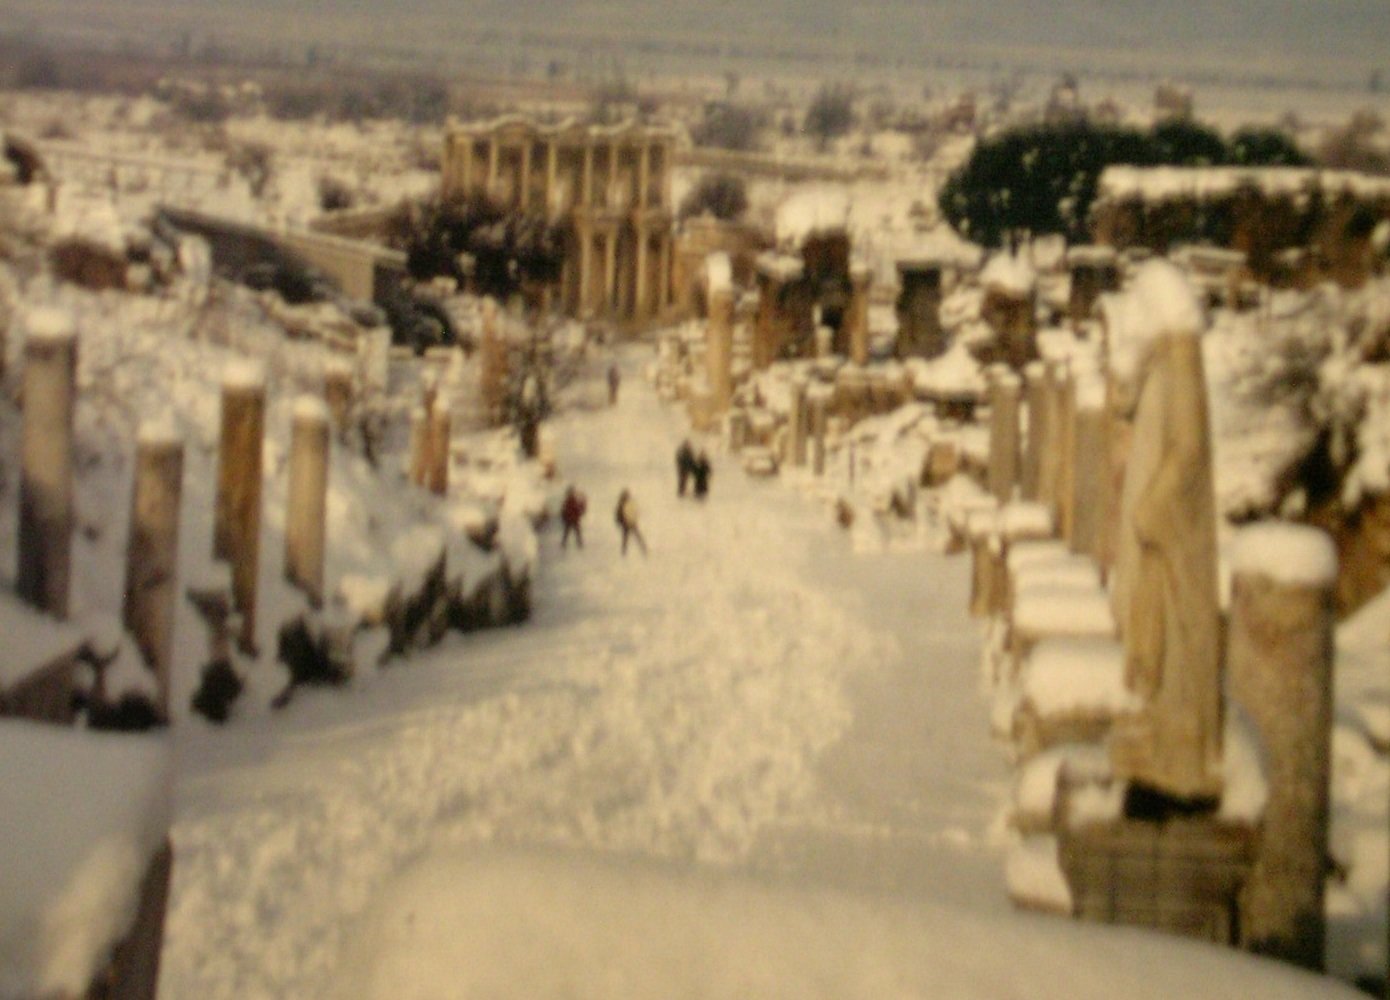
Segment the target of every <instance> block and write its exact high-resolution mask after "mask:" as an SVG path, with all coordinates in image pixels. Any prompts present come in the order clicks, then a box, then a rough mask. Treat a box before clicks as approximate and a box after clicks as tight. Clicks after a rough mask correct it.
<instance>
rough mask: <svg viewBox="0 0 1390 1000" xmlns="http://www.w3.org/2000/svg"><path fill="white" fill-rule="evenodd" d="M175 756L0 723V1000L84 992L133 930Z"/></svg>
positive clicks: (159, 745)
mask: <svg viewBox="0 0 1390 1000" xmlns="http://www.w3.org/2000/svg"><path fill="white" fill-rule="evenodd" d="M7 638H8V636H7ZM170 751H171V746H170V741H169V739H167V738H166V737H162V736H160V737H149V736H131V735H127V734H120V735H115V734H98V733H89V732H84V731H81V730H75V729H68V728H65V727H61V726H52V725H45V724H41V723H34V722H28V721H23V720H18V719H4V720H0V760H3V761H4V762H5V780H4V781H0V845H3V856H0V996H4V997H33V996H52V995H57V994H59V993H63V994H67V995H81V994H82V993H83V991H84V990H85V989H86V987H87V984H88V982H89V981H90V980H91V978H92V976H93V975H94V973H95V972H96V971H97V970H98V969H99V968H100V967H101V966H102V964H104V963H105V961H106V959H107V955H108V952H109V949H110V948H111V946H112V945H113V944H115V943H116V942H117V941H119V940H120V939H121V938H123V937H124V936H125V935H126V934H127V933H128V932H129V930H130V925H131V922H132V920H133V919H134V917H135V910H136V906H137V904H138V902H139V895H140V882H141V879H142V878H143V877H144V875H145V870H146V868H147V867H148V865H149V862H150V859H151V858H152V857H153V856H154V853H155V851H156V850H158V848H159V846H160V844H161V843H163V841H164V837H165V833H166V831H167V829H168V823H169V789H170V770H171V765H172V757H171V753H170Z"/></svg>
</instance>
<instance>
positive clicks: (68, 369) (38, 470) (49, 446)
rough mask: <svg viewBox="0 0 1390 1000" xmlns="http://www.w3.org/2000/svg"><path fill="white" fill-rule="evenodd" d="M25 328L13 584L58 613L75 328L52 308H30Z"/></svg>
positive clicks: (63, 585) (65, 586) (64, 563)
mask: <svg viewBox="0 0 1390 1000" xmlns="http://www.w3.org/2000/svg"><path fill="white" fill-rule="evenodd" d="M25 326H26V329H27V339H26V340H25V344H24V417H23V429H22V431H21V440H20V482H19V567H18V572H17V574H16V578H15V589H16V590H17V591H18V592H19V596H20V597H22V598H23V599H24V600H26V601H28V602H29V603H30V604H32V605H33V606H34V607H36V608H38V609H39V610H41V611H46V612H48V613H49V614H51V615H54V616H55V617H58V618H66V617H67V614H68V591H69V588H70V585H71V574H72V526H73V514H74V511H73V490H72V454H73V409H74V407H75V405H76V402H77V388H76V381H77V330H76V327H75V326H74V323H73V319H72V316H71V315H70V314H68V313H66V312H63V311H61V310H58V309H35V310H33V311H32V312H30V313H29V315H28V317H27V322H26V324H25Z"/></svg>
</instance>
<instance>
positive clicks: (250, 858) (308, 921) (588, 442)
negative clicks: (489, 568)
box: [162, 366, 1003, 998]
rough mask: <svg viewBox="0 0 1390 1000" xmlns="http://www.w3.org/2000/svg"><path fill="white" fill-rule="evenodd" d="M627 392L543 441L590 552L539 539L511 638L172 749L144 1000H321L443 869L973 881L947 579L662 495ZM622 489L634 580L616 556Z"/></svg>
mask: <svg viewBox="0 0 1390 1000" xmlns="http://www.w3.org/2000/svg"><path fill="white" fill-rule="evenodd" d="M629 369H630V370H629V377H628V378H627V380H626V384H625V386H624V391H623V393H622V398H621V401H620V404H619V406H618V407H617V408H615V409H611V410H610V409H607V408H602V409H595V410H590V411H587V412H578V413H576V414H575V415H573V416H571V417H567V418H565V419H563V420H560V421H557V422H556V433H557V453H558V456H559V461H560V466H561V475H562V477H563V478H564V479H566V480H573V481H575V482H577V483H578V484H580V486H581V487H582V488H583V489H585V490H586V492H588V494H589V496H590V511H589V515H588V517H587V519H586V524H585V528H586V535H587V547H586V548H585V549H584V550H583V551H582V552H578V551H574V550H571V551H569V552H565V553H561V552H560V551H559V549H558V540H557V539H558V536H557V534H553V533H552V534H550V535H549V536H548V537H547V538H546V540H545V544H544V546H543V555H542V559H543V561H544V562H545V563H546V565H545V566H544V567H543V568H542V571H541V574H540V582H539V585H538V588H537V594H536V598H537V599H536V606H537V607H536V614H535V617H534V620H533V621H532V622H531V623H530V624H528V625H527V626H526V627H524V628H522V629H518V630H509V631H506V632H499V633H491V634H483V635H474V636H469V637H458V638H454V639H452V640H450V641H449V642H448V643H446V645H445V646H443V647H441V648H440V649H438V650H436V651H434V652H433V653H431V654H430V655H429V656H427V657H419V658H417V659H416V660H415V661H413V662H411V663H409V664H406V665H402V666H401V667H398V668H392V669H389V670H386V671H382V672H380V673H378V674H376V675H374V676H372V677H369V678H364V679H363V680H362V682H361V683H359V684H357V685H355V686H354V689H353V690H351V691H350V692H346V693H341V692H326V693H318V694H311V695H309V696H306V697H304V698H302V699H298V700H297V701H296V703H295V704H294V705H293V706H292V707H291V708H290V709H289V710H288V712H287V713H285V714H283V715H281V716H278V717H273V718H251V719H246V720H243V721H242V722H240V723H238V724H234V725H233V726H231V727H229V728H228V729H227V730H226V731H211V730H208V731H203V730H198V731H196V732H194V733H192V734H190V736H189V737H188V738H187V739H186V741H185V744H184V748H183V749H184V756H183V761H182V771H183V773H184V775H186V778H185V780H184V782H183V785H182V788H181V795H180V806H179V818H178V821H177V824H176V827H175V834H174V835H175V843H176V848H177V857H178V863H177V865H176V876H175V885H174V890H173V896H172V900H171V910H170V919H169V933H168V941H167V945H166V952H165V957H164V964H163V969H162V983H163V993H162V995H164V996H169V997H174V998H178V997H185V996H198V997H200V998H201V997H219V996H226V997H234V996H235V997H258V996H287V997H288V996H298V997H302V996H313V995H317V994H318V993H320V992H322V988H323V985H322V984H323V983H325V982H326V981H327V979H328V978H329V977H330V976H331V974H332V972H333V970H334V968H335V966H336V965H337V964H338V963H339V962H340V960H341V957H342V956H341V952H342V949H343V946H344V935H345V933H346V930H347V928H348V927H349V926H350V924H351V921H352V919H353V918H354V917H355V916H356V915H357V914H359V913H360V912H362V911H363V909H364V908H365V907H366V906H367V905H368V903H369V901H370V900H371V898H372V897H373V895H374V894H375V893H377V892H378V891H380V890H381V889H382V887H383V886H385V885H387V884H388V883H389V882H390V880H391V879H392V878H393V877H395V876H396V875H397V874H398V873H399V872H400V871H401V870H403V869H404V868H405V867H406V866H407V865H409V864H410V863H411V862H412V861H414V860H416V859H418V858H420V857H421V856H424V855H428V854H429V853H431V852H436V851H441V850H444V849H447V848H448V847H451V846H457V845H467V844H482V843H491V844H504V845H545V846H552V847H554V846H559V847H564V848H575V847H581V848H592V849H598V850H601V851H604V852H622V853H624V854H639V855H650V856H656V857H660V858H663V859H669V860H672V861H676V862H680V863H685V862H695V863H700V864H714V865H717V866H720V867H725V868H727V867H740V868H749V869H752V870H755V871H758V872H760V873H764V874H767V875H773V876H777V877H779V878H784V879H792V880H794V881H798V882H801V881H807V880H809V881H812V882H816V881H829V882H836V883H846V882H847V883H848V884H851V885H857V886H864V885H869V886H874V887H878V886H881V885H884V884H889V885H894V886H898V887H903V886H906V887H908V888H912V889H922V888H924V887H926V888H934V887H935V886H934V885H933V882H934V880H939V882H940V885H942V886H944V885H946V884H947V883H949V882H951V881H953V880H954V881H955V882H956V883H957V884H960V885H961V886H962V887H963V888H964V887H965V886H967V885H973V886H975V887H976V888H977V889H978V885H979V878H978V877H977V872H978V871H984V870H988V871H989V873H990V878H991V879H997V870H998V865H997V857H992V856H991V857H984V858H981V857H980V851H979V847H980V844H981V839H982V837H983V834H984V832H985V829H986V827H987V826H988V824H989V820H990V816H991V814H992V812H993V810H994V809H995V799H996V796H995V793H994V791H993V789H992V785H994V784H997V782H998V781H999V780H1000V775H1002V771H1003V767H1002V764H1001V763H1000V762H999V761H998V759H997V757H996V756H995V755H994V752H993V750H992V749H991V748H990V747H989V745H988V741H987V738H986V736H985V733H986V727H985V722H984V712H983V709H982V707H981V706H980V704H979V701H978V698H977V697H976V696H975V673H974V657H975V652H974V632H973V629H971V628H970V627H969V625H968V624H967V623H966V622H965V621H964V619H963V617H962V609H963V607H964V600H963V594H962V590H961V588H962V587H963V586H964V583H963V576H962V574H963V568H962V566H961V565H959V562H957V563H950V562H947V561H945V560H940V559H935V558H931V557H924V556H921V555H917V556H884V557H876V559H874V560H868V561H865V562H862V563H848V562H847V561H846V560H847V559H848V558H849V557H848V556H847V551H848V549H847V546H846V544H845V542H844V541H843V539H841V538H839V537H838V536H837V535H835V534H834V533H833V532H834V531H835V529H834V528H833V526H832V525H831V523H830V520H829V518H828V517H827V516H825V514H824V512H822V511H818V510H816V509H814V508H813V507H812V506H811V505H810V504H808V503H806V502H805V501H803V500H801V499H800V498H799V497H797V496H795V495H794V494H792V493H790V492H788V491H786V490H785V489H782V488H779V487H778V486H777V485H776V484H773V483H759V482H750V481H747V480H745V479H744V477H743V475H742V473H741V472H738V471H737V470H736V469H735V468H733V466H732V465H731V464H728V465H726V464H724V463H722V462H720V461H719V458H718V456H716V466H715V473H714V479H713V488H712V495H711V498H710V499H709V500H708V501H707V502H706V503H704V504H698V503H696V502H694V501H693V500H690V499H685V500H677V498H676V497H675V490H674V466H673V460H672V453H673V451H674V447H675V444H676V442H677V441H678V440H679V436H680V434H681V433H682V429H681V424H680V421H679V414H677V413H675V412H672V411H668V410H666V409H664V408H663V407H661V406H660V405H659V404H658V403H657V402H656V400H655V397H654V395H653V394H652V392H651V390H650V389H649V388H648V387H647V386H646V385H644V384H642V383H640V381H639V380H638V379H637V378H636V377H635V369H634V368H633V367H632V366H629ZM623 486H630V487H631V488H632V489H633V491H634V494H635V496H636V497H637V500H638V502H639V505H640V507H641V511H642V518H641V520H642V525H643V529H644V531H645V534H646V536H647V541H648V545H649V546H650V553H649V555H648V556H647V557H646V558H644V557H643V556H642V555H641V554H640V553H638V552H636V551H635V550H633V551H630V552H629V553H628V555H627V557H626V558H624V557H622V556H620V555H619V552H618V544H617V538H618V535H617V529H616V527H615V526H614V524H613V520H612V513H611V512H612V505H613V502H614V500H615V498H616V495H617V492H618V490H619V489H620V488H621V487H623ZM934 720H935V721H934ZM940 720H945V721H944V723H943V722H942V721H940ZM846 735H848V737H849V738H848V739H843V740H842V737H845V736H846ZM837 741H839V742H837ZM831 747H833V749H832V750H831V752H829V753H828V754H827V753H825V751H826V750H827V748H831ZM943 848H944V849H945V850H946V852H947V853H948V854H953V855H959V856H960V857H956V858H954V859H953V860H952V861H951V862H950V863H946V864H935V863H933V862H932V860H931V859H932V858H933V857H939V856H940V855H941V849H943ZM972 857H973V858H974V859H975V860H976V862H977V863H982V864H983V866H984V867H983V868H976V867H972V865H971V864H970V863H968V862H969V859H970V858H972ZM962 858H964V859H965V862H966V863H964V864H962V863H958V862H961V861H962ZM962 873H964V874H962ZM962 895H964V892H962ZM974 895H976V896H978V895H979V893H978V892H976V893H974ZM991 896H998V897H999V898H998V900H995V901H994V902H997V903H998V904H999V905H1003V904H1002V894H1001V893H991Z"/></svg>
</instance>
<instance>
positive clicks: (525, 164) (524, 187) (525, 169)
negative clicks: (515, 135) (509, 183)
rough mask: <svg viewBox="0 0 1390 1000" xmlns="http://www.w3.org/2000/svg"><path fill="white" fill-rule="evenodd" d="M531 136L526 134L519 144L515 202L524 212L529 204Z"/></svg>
mask: <svg viewBox="0 0 1390 1000" xmlns="http://www.w3.org/2000/svg"><path fill="white" fill-rule="evenodd" d="M532 145H533V143H532V141H531V137H530V136H529V135H528V136H527V137H526V140H525V141H524V142H523V143H522V144H521V182H520V184H519V185H518V187H519V189H520V190H518V191H517V198H516V203H517V204H518V205H520V206H521V210H522V211H523V212H524V211H526V209H527V208H529V207H530V205H531V148H532Z"/></svg>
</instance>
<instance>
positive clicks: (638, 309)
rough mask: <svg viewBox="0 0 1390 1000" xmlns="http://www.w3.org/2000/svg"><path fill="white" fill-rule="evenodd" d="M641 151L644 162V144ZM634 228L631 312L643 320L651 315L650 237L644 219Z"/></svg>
mask: <svg viewBox="0 0 1390 1000" xmlns="http://www.w3.org/2000/svg"><path fill="white" fill-rule="evenodd" d="M642 152H643V154H644V155H643V160H642V162H643V163H645V162H646V156H645V153H646V147H645V146H643V147H642ZM636 228H637V260H636V261H635V262H634V265H633V266H634V269H635V271H636V273H635V274H634V275H633V281H634V284H633V288H632V314H633V317H634V318H636V319H638V320H644V319H646V318H647V317H648V316H649V315H651V313H650V310H649V309H648V308H647V278H648V275H647V269H648V265H647V259H648V258H647V254H648V251H649V249H650V247H648V246H647V242H648V240H649V239H650V238H651V237H650V234H649V232H648V230H647V225H646V223H645V222H644V221H642V222H638V224H637V227H636Z"/></svg>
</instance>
